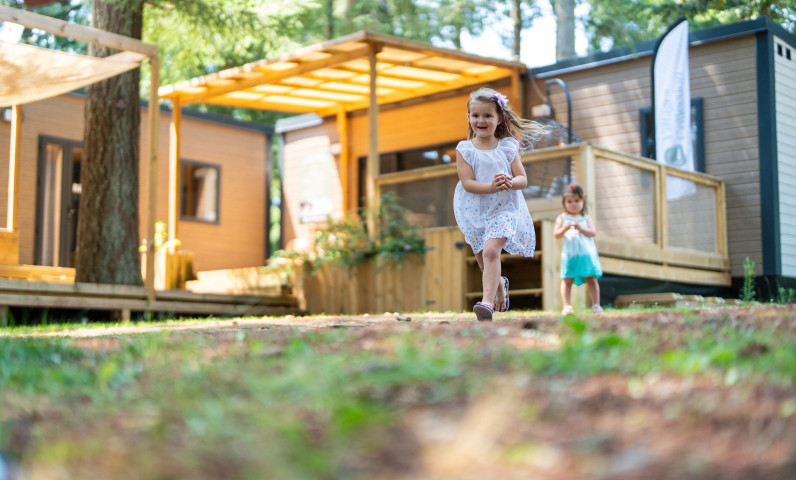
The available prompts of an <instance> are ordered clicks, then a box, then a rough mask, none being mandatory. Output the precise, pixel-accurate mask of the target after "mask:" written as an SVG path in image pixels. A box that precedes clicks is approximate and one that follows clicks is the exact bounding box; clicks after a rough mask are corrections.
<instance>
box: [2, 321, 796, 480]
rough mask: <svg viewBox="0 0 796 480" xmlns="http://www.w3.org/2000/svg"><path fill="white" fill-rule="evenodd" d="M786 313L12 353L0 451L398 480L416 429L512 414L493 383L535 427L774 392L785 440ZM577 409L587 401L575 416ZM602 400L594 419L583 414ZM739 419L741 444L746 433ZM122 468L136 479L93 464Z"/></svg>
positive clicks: (236, 331)
mask: <svg viewBox="0 0 796 480" xmlns="http://www.w3.org/2000/svg"><path fill="white" fill-rule="evenodd" d="M778 312H779V314H780V315H782V316H783V318H784V319H785V320H786V321H785V322H781V323H782V325H780V326H779V327H777V328H778V329H777V328H774V327H773V326H771V325H770V323H767V322H758V321H756V320H755V319H754V318H753V317H751V316H750V317H749V318H747V319H741V320H739V319H738V318H737V317H736V316H735V315H734V314H731V316H730V317H728V318H723V317H713V318H710V319H701V320H700V319H685V318H682V317H678V316H669V317H666V319H665V321H659V322H656V321H654V320H652V319H650V320H649V321H643V322H635V321H634V322H631V323H632V325H629V324H628V323H627V322H619V323H617V322H600V321H594V322H591V321H588V320H587V321H583V320H579V319H577V317H575V316H570V317H568V318H567V319H565V321H564V322H562V323H556V322H544V321H540V322H539V323H538V324H537V327H538V330H537V329H518V328H516V325H515V326H512V325H511V324H510V323H507V324H506V325H504V326H501V325H495V326H485V325H482V324H478V323H476V322H460V323H458V324H457V325H446V326H444V327H443V326H442V325H434V324H433V322H434V321H433V320H429V321H428V323H426V324H424V325H416V326H415V327H417V328H393V327H389V326H386V327H379V328H367V329H362V328H359V329H356V328H299V327H289V326H284V323H282V322H281V321H280V322H278V323H282V325H283V326H279V327H266V328H263V327H262V324H257V323H254V324H247V322H245V321H242V322H240V324H237V323H236V325H235V326H234V327H232V328H229V329H227V328H225V327H221V329H220V330H219V328H220V327H219V326H218V324H217V322H212V323H211V325H212V326H210V327H208V329H207V330H202V331H200V332H191V331H190V330H185V329H184V328H181V329H180V331H179V333H168V332H165V333H146V334H142V333H133V334H129V335H124V334H122V335H112V336H106V335H103V333H105V332H103V331H102V330H99V329H98V330H97V331H96V332H90V333H88V334H86V336H84V337H77V336H76V337H73V338H70V337H69V336H62V335H59V336H58V337H52V338H41V337H40V338H23V337H8V336H5V337H0V405H3V412H2V413H3V417H2V418H0V450H3V451H4V452H7V451H9V450H10V449H13V448H14V447H16V445H14V444H13V443H12V441H11V440H10V439H11V438H12V435H11V432H12V430H14V429H15V427H19V425H20V424H22V423H24V421H25V420H26V418H27V416H28V415H29V414H30V413H31V412H33V413H35V416H36V419H35V420H36V422H35V430H34V431H33V432H34V435H33V436H32V438H31V444H30V445H29V448H27V449H26V451H25V452H24V462H25V464H26V465H33V466H37V465H46V466H48V467H51V468H59V469H61V470H62V471H70V473H71V472H74V474H75V475H77V476H78V477H80V478H117V477H119V475H118V474H117V475H110V474H108V472H97V471H90V472H91V473H93V475H92V474H84V473H86V470H81V469H84V468H102V467H103V466H105V468H110V467H108V465H111V464H116V465H120V467H118V468H129V467H128V466H129V465H136V474H137V475H139V476H140V477H142V478H205V477H207V476H208V472H213V473H214V475H213V476H214V477H216V476H217V477H219V478H287V479H294V478H295V479H298V478H392V477H394V475H389V474H383V475H382V474H380V473H381V472H374V471H373V470H372V468H378V466H380V465H381V464H382V462H381V461H379V460H381V459H383V458H395V457H394V456H393V457H390V456H389V455H391V454H392V455H395V454H401V455H406V454H407V450H405V449H404V448H405V446H406V444H407V443H409V444H410V445H414V444H413V443H412V442H414V441H415V440H414V439H415V438H417V437H411V436H407V432H410V433H411V432H413V430H411V427H409V426H408V425H410V424H411V423H412V422H413V419H417V418H421V419H422V418H434V417H432V414H438V413H440V412H448V413H450V414H451V415H452V418H456V419H460V418H472V417H465V416H464V414H465V413H467V412H469V411H471V410H468V408H469V407H471V406H473V405H480V404H484V405H485V406H486V407H487V408H490V409H491V408H492V406H493V405H497V407H499V406H500V404H495V403H494V402H495V398H496V397H495V395H499V394H501V392H500V391H496V390H495V387H496V386H501V385H502V386H504V387H506V386H507V385H506V384H505V383H498V384H495V383H492V380H494V379H498V380H499V381H500V382H506V381H508V382H510V385H509V386H508V387H509V388H511V389H512V390H510V391H511V392H517V393H518V395H517V397H518V398H517V401H516V403H511V404H510V405H511V406H512V408H514V406H515V405H516V406H517V407H518V408H517V410H512V412H514V414H515V415H516V417H515V418H516V421H517V422H518V424H520V423H519V422H522V423H521V425H523V426H525V425H526V423H525V422H526V421H527V420H528V418H526V416H539V417H540V418H542V417H543V418H544V420H545V421H546V422H548V421H549V422H555V421H558V420H559V419H562V418H565V419H566V420H567V421H571V418H569V416H571V412H572V411H574V410H573V409H572V408H596V409H598V410H603V409H604V408H605V406H606V402H619V403H618V406H619V407H621V408H624V407H625V406H626V407H627V408H628V409H630V408H633V407H638V406H639V405H640V406H641V407H643V408H644V409H648V408H649V407H650V405H652V406H653V407H655V406H656V405H658V403H660V402H663V403H665V404H666V405H667V406H671V407H672V408H673V409H674V410H671V409H670V410H667V412H668V414H676V413H677V410H678V409H685V410H683V414H684V415H686V416H688V415H690V414H691V413H698V412H699V409H700V408H709V407H710V406H711V405H713V403H714V402H716V401H722V398H723V395H725V394H726V395H730V396H732V397H733V398H735V399H736V400H737V399H742V398H748V397H750V395H751V398H752V399H757V398H761V397H759V396H755V394H754V393H755V392H761V391H764V392H767V396H764V397H762V398H766V399H767V401H769V402H771V403H767V404H766V408H767V412H769V414H767V415H768V416H766V418H767V419H768V420H767V421H768V422H772V423H770V425H774V426H775V427H776V428H779V427H780V426H787V425H790V423H773V422H778V420H777V417H776V415H782V416H783V417H785V418H790V417H791V416H792V415H793V413H794V411H796V406H794V405H795V404H794V402H793V399H792V398H791V397H792V395H789V392H792V391H793V386H794V379H795V378H796V343H795V340H796V339H795V338H794V332H793V330H792V329H791V328H788V327H787V325H784V324H787V323H788V322H790V321H791V320H792V319H793V318H792V317H793V316H792V312H789V311H788V310H786V309H780V310H779V311H778ZM659 318H660V317H659ZM282 320H285V319H282ZM777 323H780V322H777ZM253 325H257V326H256V327H254V326H253ZM407 327H408V326H407ZM440 327H442V328H440ZM86 328H89V329H91V328H94V327H93V326H91V327H86ZM365 331H366V332H365ZM19 332H20V330H18V329H14V330H13V331H11V332H3V333H4V334H7V335H15V334H17V333H19ZM25 332H28V333H30V330H25ZM40 332H41V331H40ZM52 332H53V333H59V332H58V331H56V330H52ZM65 332H67V333H68V330H67V329H61V330H60V333H61V334H63V333H65ZM440 332H444V334H440ZM94 333H96V334H94ZM529 333H531V334H539V335H550V336H552V337H555V338H556V339H558V341H559V342H558V343H557V344H556V346H555V348H517V346H516V343H515V342H512V340H518V339H520V338H525V339H527V338H528V336H527V335H526V334H529ZM539 338H542V337H541V336H540V337H539ZM692 379H693V380H692ZM661 380H662V381H661ZM625 382H626V383H625ZM625 384H626V385H627V390H628V393H629V396H628V395H627V394H625V392H624V385H625ZM678 385H679V387H678ZM597 387H605V388H606V390H602V389H601V388H597ZM725 387H727V388H725ZM729 387H732V388H729ZM507 391H508V390H507ZM571 392H579V393H580V394H581V395H578V398H577V399H575V401H574V402H573V403H571V404H570V403H565V399H564V397H566V396H569V395H570V394H571ZM678 392H679V393H678ZM662 394H664V396H663V397H662ZM592 395H594V397H592V400H593V401H594V402H595V403H585V402H586V401H587V400H588V397H591V396H592ZM537 397H539V398H541V400H538V399H537ZM484 399H488V400H490V403H482V401H483V400H484ZM700 402H707V403H702V404H700ZM570 405H571V406H572V408H570ZM733 405H734V406H733V408H736V406H739V405H744V406H749V408H754V404H753V403H750V402H746V403H743V402H741V403H734V404H733ZM526 406H527V407H529V408H528V410H524V409H523V408H522V407H526ZM497 407H495V408H497ZM686 407H689V408H690V409H688V408H686ZM691 407H692V408H691ZM667 408H668V407H667ZM502 411H503V410H501V411H500V412H498V413H497V414H502V413H501V412H502ZM615 411H617V410H615V409H613V408H612V409H608V410H607V413H608V414H611V412H615ZM636 411H637V410H636ZM770 412H775V413H773V414H771V413H770ZM722 413H723V414H726V413H727V410H725V411H723V412H722ZM424 415H428V416H427V417H425V416H424ZM418 416H419V417H418ZM601 418H602V417H601ZM696 418H697V417H694V420H695V419H696ZM722 418H723V417H722ZM732 418H733V419H736V418H738V421H739V422H741V423H740V425H741V427H742V428H745V427H744V426H745V425H746V424H745V423H742V422H744V421H747V420H748V416H745V417H742V419H741V417H732ZM694 420H692V419H689V418H686V421H688V422H691V421H694ZM728 422H729V420H728ZM442 425H447V424H444V423H443V424H442ZM451 425H453V424H451ZM462 425H468V424H467V423H463V424H462ZM722 425H725V424H722ZM726 425H730V426H733V425H735V424H734V423H732V424H731V423H727V424H726ZM767 425H768V424H767ZM433 427H434V425H432V427H431V428H433ZM741 427H739V428H741ZM426 428H429V427H426ZM727 428H729V427H727ZM772 428H773V427H772ZM20 431H22V432H24V430H21V429H17V430H16V432H15V433H17V434H18V433H19V432H20ZM511 431H512V432H515V431H519V430H517V429H512V430H511ZM677 431H680V430H677ZM777 431H784V430H777ZM406 438H410V439H411V442H405V441H403V439H406ZM109 439H110V440H109ZM108 445H110V447H109V446H108ZM251 445H268V448H265V449H254V450H253V449H252V448H251ZM579 448H580V447H579ZM118 452H124V460H125V461H124V462H121V461H120V462H89V461H87V460H86V459H87V458H89V459H93V458H99V457H98V455H103V454H112V455H117V454H118ZM408 452H410V453H411V452H415V453H416V452H417V450H413V449H410V450H408ZM373 459H376V460H377V461H374V460H373ZM365 463H367V467H366V468H369V469H368V470H366V472H367V473H366V474H362V475H357V474H352V472H355V473H357V472H363V471H365V470H362V468H363V467H362V465H363V464H365ZM373 465H376V467H373ZM402 465H405V463H402ZM390 467H394V464H390V465H389V466H388V467H387V468H390ZM358 469H359V470H358ZM219 472H220V473H219ZM100 473H105V475H102V474H100ZM114 473H119V470H116V471H115V472H114ZM391 473H394V470H393V471H392V472H391ZM410 476H411V475H410ZM686 476H687V475H686Z"/></svg>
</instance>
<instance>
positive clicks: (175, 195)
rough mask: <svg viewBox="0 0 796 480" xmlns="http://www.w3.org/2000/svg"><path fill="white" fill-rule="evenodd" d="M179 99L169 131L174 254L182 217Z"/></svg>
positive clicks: (170, 250)
mask: <svg viewBox="0 0 796 480" xmlns="http://www.w3.org/2000/svg"><path fill="white" fill-rule="evenodd" d="M181 108H182V106H181V105H180V101H179V99H177V98H175V99H173V100H172V111H171V128H170V129H169V225H168V229H169V242H170V247H169V252H171V253H174V243H175V240H176V239H177V221H178V219H179V216H180V120H181V119H180V116H181V113H182V112H181Z"/></svg>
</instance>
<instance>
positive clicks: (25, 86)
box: [0, 41, 147, 107]
mask: <svg viewBox="0 0 796 480" xmlns="http://www.w3.org/2000/svg"><path fill="white" fill-rule="evenodd" d="M146 59H147V56H146V55H143V54H140V53H135V52H121V53H117V54H115V55H111V56H109V57H105V58H98V57H89V56H85V55H77V54H74V53H67V52H60V51H56V50H49V49H46V48H40V47H35V46H32V45H25V44H21V43H8V42H3V41H0V107H6V106H9V105H21V104H24V103H29V102H35V101H38V100H43V99H45V98H49V97H54V96H56V95H61V94H63V93H67V92H71V91H73V90H77V89H79V88H82V87H85V86H87V85H91V84H92V83H96V82H99V81H101V80H105V79H107V78H111V77H114V76H116V75H119V74H120V73H124V72H126V71H128V70H132V69H134V68H137V67H138V66H139V65H140V63H141V62H142V61H143V60H146Z"/></svg>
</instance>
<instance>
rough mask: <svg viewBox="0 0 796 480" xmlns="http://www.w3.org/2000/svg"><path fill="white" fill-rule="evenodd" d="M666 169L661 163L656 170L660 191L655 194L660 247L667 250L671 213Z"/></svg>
mask: <svg viewBox="0 0 796 480" xmlns="http://www.w3.org/2000/svg"><path fill="white" fill-rule="evenodd" d="M666 171H667V170H666V167H664V166H663V165H660V164H659V165H658V169H657V170H656V173H657V175H658V179H657V180H658V181H657V185H658V191H657V192H656V195H655V197H656V198H655V203H656V206H655V213H656V214H657V217H658V218H657V219H656V227H657V237H658V238H657V239H658V247H660V249H661V250H666V248H667V247H668V245H669V239H668V238H667V236H666V232H667V231H668V229H669V219H668V218H667V216H668V215H669V208H668V205H667V204H666Z"/></svg>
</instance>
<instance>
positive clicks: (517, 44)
mask: <svg viewBox="0 0 796 480" xmlns="http://www.w3.org/2000/svg"><path fill="white" fill-rule="evenodd" d="M511 20H512V21H513V22H514V32H513V36H512V39H511V43H512V52H511V53H512V54H513V56H514V60H515V61H518V62H519V61H520V49H521V42H522V0H512V2H511Z"/></svg>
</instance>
